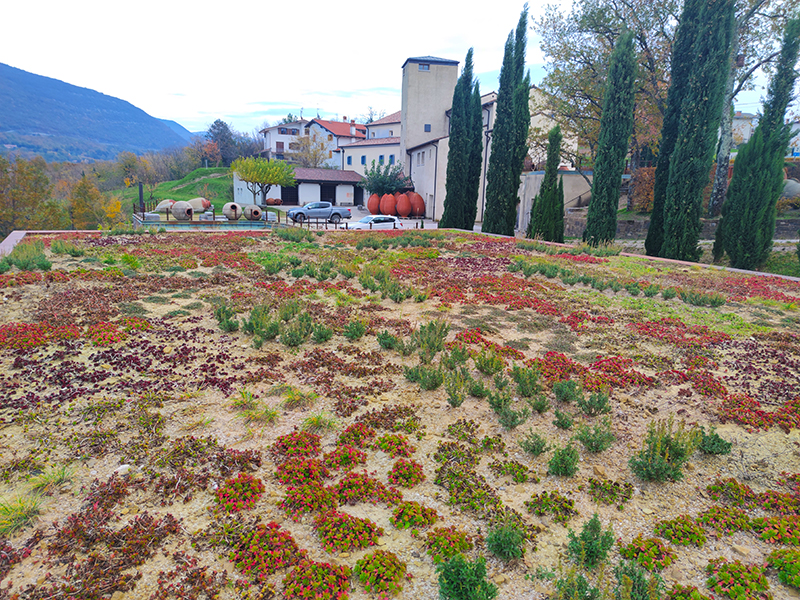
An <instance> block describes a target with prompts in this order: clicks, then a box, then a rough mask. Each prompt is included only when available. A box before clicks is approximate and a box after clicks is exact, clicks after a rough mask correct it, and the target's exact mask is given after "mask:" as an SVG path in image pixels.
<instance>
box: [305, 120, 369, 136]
mask: <svg viewBox="0 0 800 600" xmlns="http://www.w3.org/2000/svg"><path fill="white" fill-rule="evenodd" d="M311 123H317V124H318V125H319V126H320V127H324V128H325V129H327V130H328V131H330V132H331V133H332V134H333V135H335V136H336V137H357V138H364V137H366V136H367V127H366V125H362V124H361V123H356V124H355V126H356V134H355V135H353V134H351V133H350V125H351V123H348V122H347V121H326V120H324V119H311V121H310V122H309V125H311Z"/></svg>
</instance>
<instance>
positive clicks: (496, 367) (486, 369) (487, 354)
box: [475, 348, 506, 375]
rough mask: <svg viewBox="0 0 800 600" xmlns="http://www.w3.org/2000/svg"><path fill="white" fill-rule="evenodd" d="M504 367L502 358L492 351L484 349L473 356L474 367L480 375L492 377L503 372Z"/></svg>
mask: <svg viewBox="0 0 800 600" xmlns="http://www.w3.org/2000/svg"><path fill="white" fill-rule="evenodd" d="M505 366H506V363H505V361H504V360H503V357H502V356H500V355H499V354H498V353H497V352H495V351H494V350H491V349H488V348H484V349H483V350H481V351H480V353H478V354H476V355H475V367H476V368H477V369H478V371H480V372H481V373H484V374H486V375H494V374H495V373H499V372H500V371H502V370H503V367H505Z"/></svg>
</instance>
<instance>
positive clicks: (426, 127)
mask: <svg viewBox="0 0 800 600" xmlns="http://www.w3.org/2000/svg"><path fill="white" fill-rule="evenodd" d="M430 132H431V124H430V123H425V133H430Z"/></svg>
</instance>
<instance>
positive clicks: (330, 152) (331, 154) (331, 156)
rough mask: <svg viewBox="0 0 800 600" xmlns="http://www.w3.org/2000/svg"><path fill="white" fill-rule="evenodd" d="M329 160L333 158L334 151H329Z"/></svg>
mask: <svg viewBox="0 0 800 600" xmlns="http://www.w3.org/2000/svg"><path fill="white" fill-rule="evenodd" d="M328 158H333V150H328Z"/></svg>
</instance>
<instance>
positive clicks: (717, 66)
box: [660, 0, 735, 261]
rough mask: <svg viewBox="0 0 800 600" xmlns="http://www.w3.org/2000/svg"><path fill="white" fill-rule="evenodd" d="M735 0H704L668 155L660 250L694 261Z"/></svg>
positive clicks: (726, 72)
mask: <svg viewBox="0 0 800 600" xmlns="http://www.w3.org/2000/svg"><path fill="white" fill-rule="evenodd" d="M734 4H735V3H734V0H706V3H705V5H704V8H703V14H702V15H701V19H700V25H699V27H698V31H697V37H696V39H695V43H694V47H693V52H694V54H695V56H696V59H695V61H694V65H693V66H692V69H691V73H690V75H689V84H688V89H687V90H686V95H685V96H684V98H683V102H682V104H681V117H680V122H679V124H678V137H677V140H676V142H675V149H674V151H673V152H672V154H671V156H670V166H669V183H668V184H667V192H666V196H665V198H664V241H663V243H662V245H661V251H660V256H663V257H666V258H675V259H678V260H690V261H696V260H697V259H698V258H699V257H700V254H701V251H700V249H699V248H698V245H697V242H698V240H699V238H700V212H701V210H702V205H703V188H704V187H705V185H706V183H707V182H708V173H709V170H710V169H711V162H712V160H713V155H714V149H715V147H716V143H717V135H718V130H719V121H720V117H721V114H722V103H723V101H724V86H725V79H726V76H727V74H728V69H730V56H729V51H730V44H731V40H732V38H733V25H734V9H735V6H734Z"/></svg>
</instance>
